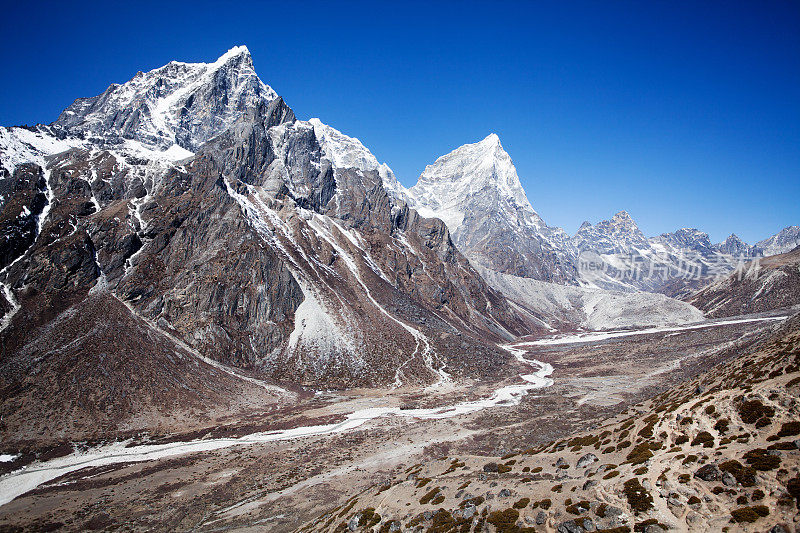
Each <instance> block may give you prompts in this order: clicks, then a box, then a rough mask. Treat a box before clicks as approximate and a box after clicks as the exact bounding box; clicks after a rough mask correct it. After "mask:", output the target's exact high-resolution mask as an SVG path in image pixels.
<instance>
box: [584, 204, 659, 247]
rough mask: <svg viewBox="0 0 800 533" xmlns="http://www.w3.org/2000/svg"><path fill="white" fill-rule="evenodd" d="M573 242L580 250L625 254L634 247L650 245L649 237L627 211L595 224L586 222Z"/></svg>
mask: <svg viewBox="0 0 800 533" xmlns="http://www.w3.org/2000/svg"><path fill="white" fill-rule="evenodd" d="M573 242H574V243H575V246H576V247H577V248H578V250H581V251H584V250H593V251H595V252H597V253H601V254H614V253H616V254H623V253H626V252H628V251H629V250H631V249H632V248H634V247H639V248H646V247H648V243H647V237H645V236H644V233H642V231H641V230H640V229H639V226H637V225H636V222H634V221H633V219H632V218H631V216H630V215H629V214H628V213H627V212H625V211H620V212H619V213H617V214H616V215H614V216H613V217H611V220H603V221H601V222H598V223H597V224H595V225H594V226H592V225H591V224H590V223H589V222H584V223H583V224H582V225H581V227H580V229H578V232H577V233H576V234H575V236H574V237H573Z"/></svg>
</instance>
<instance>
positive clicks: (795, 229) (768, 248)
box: [754, 226, 800, 256]
mask: <svg viewBox="0 0 800 533" xmlns="http://www.w3.org/2000/svg"><path fill="white" fill-rule="evenodd" d="M798 246H800V226H788V227H786V228H783V229H782V230H781V231H779V232H778V233H776V234H775V235H773V236H772V237H769V238H767V239H764V240H763V241H758V242H757V243H755V245H754V247H755V248H756V250H757V251H758V252H757V253H758V255H761V256H770V255H778V254H785V253H786V252H789V251H791V250H793V249H794V248H797V247H798Z"/></svg>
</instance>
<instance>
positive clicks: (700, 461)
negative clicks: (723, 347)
mask: <svg viewBox="0 0 800 533" xmlns="http://www.w3.org/2000/svg"><path fill="white" fill-rule="evenodd" d="M753 368H758V369H759V372H756V373H754V372H752V369H753ZM798 398H800V319H798V318H797V317H795V318H794V319H792V320H790V321H789V322H787V323H785V324H783V325H781V326H780V329H779V330H778V331H777V332H775V334H774V335H773V336H772V337H771V338H770V339H768V340H767V341H766V342H764V343H763V344H762V345H761V346H760V347H759V348H758V349H755V350H753V351H751V352H749V353H747V354H746V355H743V356H741V357H738V358H736V359H734V360H733V361H730V362H727V363H723V364H721V365H720V366H718V367H715V368H713V369H712V370H710V371H708V372H706V373H704V374H701V375H700V376H698V377H697V378H695V379H693V380H691V381H689V382H686V383H684V384H682V385H680V386H678V387H676V388H674V389H671V390H669V391H667V392H665V393H663V394H660V395H658V396H656V397H655V398H653V399H652V400H649V401H646V402H644V403H642V404H639V405H637V406H634V407H633V408H631V409H629V410H628V411H627V412H625V413H622V414H620V415H619V416H616V417H614V418H612V419H609V420H607V421H606V422H605V423H603V424H601V425H600V426H599V427H595V428H592V429H591V430H589V431H586V432H582V433H579V434H576V435H574V436H572V437H569V438H565V439H562V440H559V441H555V442H551V443H549V444H545V445H543V446H539V447H537V448H531V449H523V450H517V451H513V452H511V453H508V454H507V455H505V456H503V457H480V456H469V455H466V456H465V455H460V456H457V457H441V458H440V459H438V460H433V461H429V462H426V463H425V464H415V465H411V466H409V467H408V468H406V469H405V470H400V471H399V472H398V474H396V475H395V476H394V477H393V478H391V479H387V480H385V481H383V482H381V483H380V484H377V485H375V486H373V487H371V488H369V489H367V490H365V491H363V492H360V493H358V494H353V495H352V497H351V498H350V499H348V500H347V502H346V503H345V504H343V505H341V506H339V507H337V508H335V509H332V510H330V511H328V512H327V513H325V514H323V515H321V516H320V517H319V518H317V519H316V520H313V521H311V522H309V523H307V524H306V525H305V526H304V527H303V528H301V530H303V531H348V530H349V531H368V530H372V531H399V530H403V531H406V530H407V531H425V530H427V531H438V532H447V531H498V532H521V531H558V532H559V533H566V532H569V533H582V532H585V531H605V532H614V533H623V532H630V531H646V532H651V533H652V532H659V531H666V530H668V529H669V530H672V529H675V530H679V531H701V530H713V531H750V530H752V529H751V527H755V528H756V530H758V531H767V530H770V531H775V532H779V531H792V530H793V528H794V522H795V521H796V519H797V518H796V517H797V516H798V515H797V513H798V509H800V470H798V466H797V465H798V461H800V449H799V448H800V441H798V435H800V423H798V421H797V420H798V416H800V402H799V401H798ZM770 528H773V529H770Z"/></svg>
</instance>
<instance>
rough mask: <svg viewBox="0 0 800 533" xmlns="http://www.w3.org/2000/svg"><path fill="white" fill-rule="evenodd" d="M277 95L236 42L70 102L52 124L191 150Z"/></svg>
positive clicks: (80, 132)
mask: <svg viewBox="0 0 800 533" xmlns="http://www.w3.org/2000/svg"><path fill="white" fill-rule="evenodd" d="M277 97H278V95H277V94H276V93H275V91H274V90H272V88H271V87H269V86H268V85H266V84H265V83H263V82H262V81H261V80H260V79H259V77H258V75H257V74H256V72H255V70H254V68H253V60H252V58H251V56H250V51H249V50H248V49H247V47H245V46H237V47H234V48H231V49H230V50H228V51H227V52H226V53H224V54H223V55H222V56H220V57H219V59H217V60H216V61H214V62H213V63H184V62H180V61H172V62H170V63H168V64H166V65H164V66H163V67H160V68H157V69H154V70H151V71H149V72H138V73H137V74H136V75H135V76H134V77H133V78H132V79H131V80H130V81H128V82H127V83H125V84H122V85H119V84H112V85H110V86H109V87H108V89H106V91H105V92H104V93H103V94H101V95H98V96H95V97H92V98H79V99H77V100H75V102H74V103H73V104H72V105H70V106H69V107H68V108H67V109H66V110H64V112H63V113H61V115H60V116H59V117H58V119H57V120H56V121H55V122H54V123H53V126H54V127H55V128H57V129H61V130H63V131H66V132H67V133H68V134H70V135H80V136H82V137H98V138H104V139H107V140H109V141H111V142H114V139H118V138H122V139H134V140H136V141H139V142H140V143H142V144H144V145H145V146H147V147H149V148H154V149H158V150H167V149H169V148H170V147H172V146H174V145H177V146H179V147H181V148H184V149H186V150H189V151H191V152H194V151H195V150H196V149H197V148H198V147H199V146H200V145H201V144H203V143H204V142H206V141H207V140H209V139H210V138H212V137H214V136H216V135H218V134H219V133H221V132H223V131H225V130H226V129H227V128H228V127H230V126H231V125H232V124H233V123H234V122H235V121H236V120H237V119H238V118H239V117H240V116H241V115H242V114H243V113H245V112H246V111H247V110H248V109H251V108H253V107H254V106H257V105H259V104H260V103H269V102H271V101H272V100H274V99H275V98H277Z"/></svg>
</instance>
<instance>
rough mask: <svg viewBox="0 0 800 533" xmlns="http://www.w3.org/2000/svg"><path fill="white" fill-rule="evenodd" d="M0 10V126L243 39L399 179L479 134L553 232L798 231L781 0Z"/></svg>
mask: <svg viewBox="0 0 800 533" xmlns="http://www.w3.org/2000/svg"><path fill="white" fill-rule="evenodd" d="M4 4H5V5H4V6H3V17H2V20H0V35H2V36H3V45H2V61H3V68H2V69H0V124H2V125H14V124H24V123H28V124H33V123H36V122H45V123H46V122H51V121H52V120H54V119H55V118H56V117H57V116H58V113H59V111H60V110H61V109H63V108H64V107H66V106H67V105H68V104H69V103H71V102H72V100H73V99H74V98H76V97H79V96H92V95H95V94H98V93H100V92H102V91H103V90H104V89H105V88H106V87H107V86H108V84H109V83H111V82H125V81H127V80H128V79H130V78H131V77H132V76H133V75H134V74H135V73H136V71H137V70H149V69H152V68H156V67H159V66H161V65H163V64H165V63H167V62H169V61H170V60H172V59H178V60H182V61H213V60H214V59H216V57H217V56H219V55H221V54H222V53H223V52H225V51H226V50H227V49H229V48H230V47H232V46H234V45H236V44H246V45H247V46H248V47H249V48H250V51H251V53H252V55H253V60H254V63H255V66H256V70H257V71H258V73H259V75H260V77H261V78H262V79H263V80H264V81H265V82H266V83H268V84H269V85H271V86H273V87H274V88H275V90H276V91H277V92H278V93H279V94H281V95H282V96H284V97H285V99H286V101H287V102H288V103H289V105H291V106H292V107H293V109H294V110H295V112H296V113H297V115H298V116H299V117H300V118H310V117H313V116H318V117H320V118H321V119H322V120H323V121H324V122H326V123H328V124H330V125H332V126H334V127H336V128H338V129H340V130H342V131H343V132H344V133H347V134H349V135H353V136H356V137H359V138H360V139H361V140H362V141H363V142H364V144H365V145H366V146H367V147H368V148H370V149H371V150H372V152H373V153H374V154H375V155H376V156H377V157H378V159H380V160H381V161H386V162H387V163H388V164H389V165H390V166H391V167H392V168H393V169H394V170H395V173H396V174H397V176H398V177H399V179H400V181H401V182H403V183H404V184H405V185H412V184H413V183H414V182H415V181H416V178H417V176H418V175H419V173H420V172H421V171H422V169H423V168H424V166H425V165H426V164H428V163H430V162H432V161H433V160H435V159H436V158H437V157H438V156H440V155H442V154H444V153H446V152H448V151H450V150H452V149H453V148H455V147H457V146H459V145H461V144H464V143H467V142H474V141H477V140H480V139H482V138H483V137H485V136H486V135H487V134H488V133H490V132H496V133H497V134H498V135H499V136H500V139H501V141H502V143H503V146H504V147H505V148H506V150H507V151H508V152H509V153H510V154H511V157H512V158H513V160H514V163H515V164H516V167H517V170H518V172H519V175H520V178H521V179H522V183H523V185H524V186H525V189H526V191H527V192H528V197H529V198H530V200H531V203H532V204H533V206H534V208H535V209H536V210H537V211H538V212H539V213H540V214H541V215H542V216H543V217H544V219H545V221H546V222H547V223H548V224H550V225H558V226H562V227H564V228H565V229H566V230H568V231H569V232H574V231H575V230H576V229H577V228H578V226H579V225H580V223H581V222H582V221H583V220H585V219H588V220H590V221H592V222H596V221H598V220H600V219H603V218H608V217H610V216H611V215H612V214H613V213H615V212H616V211H618V210H621V209H625V210H627V211H629V212H630V213H631V215H632V216H633V217H634V218H635V219H636V220H637V221H638V223H639V225H640V227H641V228H642V230H643V231H644V232H645V233H646V234H648V235H653V234H658V233H661V232H666V231H672V230H674V229H677V228H679V227H684V226H689V227H698V228H700V229H702V230H704V231H707V232H709V233H710V234H711V237H712V240H714V241H717V240H722V239H724V238H725V237H726V236H727V234H728V233H730V232H735V233H737V234H738V235H740V236H741V237H742V238H744V239H745V240H747V241H749V242H754V241H756V240H759V239H762V238H764V237H766V236H768V235H770V234H773V233H775V232H777V231H778V230H780V229H781V228H783V227H784V226H787V225H790V224H800V200H799V199H800V2H797V1H795V0H785V1H778V2H765V1H758V2H756V1H749V2H735V1H734V2H730V1H725V2H722V1H721V2H695V1H693V2H686V3H678V2H664V3H661V2H652V1H647V2H641V1H632V2H606V1H597V2H552V3H550V2H510V3H500V2H486V3H469V2H467V3H465V2H453V3H446V2H441V3H434V2H425V3H414V2H405V1H404V2H394V3H391V4H389V3H378V2H374V3H355V2H352V3H351V2H346V3H343V4H342V5H338V6H337V5H336V3H335V2H324V3H323V2H320V3H315V2H288V1H286V2H281V3H266V2H259V3H252V4H245V3H241V4H239V3H237V4H233V3H231V4H229V3H227V2H219V3H215V2H199V1H195V2H189V3H172V2H164V1H162V2H153V3H148V2H128V3H124V4H123V3H117V2H107V1H104V2H102V3H91V2H81V3H72V2H58V3H41V2H39V3H37V2H29V3H25V2H13V3H12V2H5V3H4ZM372 4H376V5H378V6H377V7H376V5H372Z"/></svg>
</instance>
